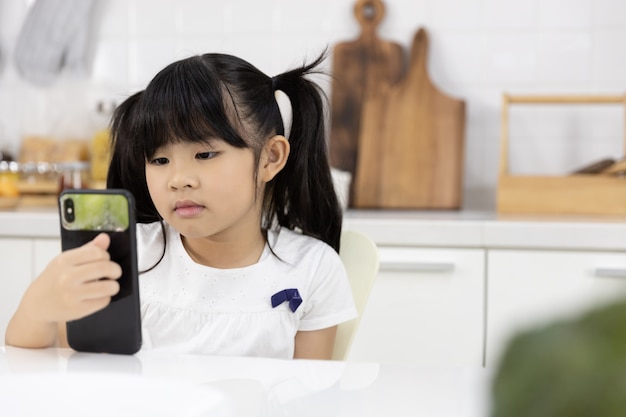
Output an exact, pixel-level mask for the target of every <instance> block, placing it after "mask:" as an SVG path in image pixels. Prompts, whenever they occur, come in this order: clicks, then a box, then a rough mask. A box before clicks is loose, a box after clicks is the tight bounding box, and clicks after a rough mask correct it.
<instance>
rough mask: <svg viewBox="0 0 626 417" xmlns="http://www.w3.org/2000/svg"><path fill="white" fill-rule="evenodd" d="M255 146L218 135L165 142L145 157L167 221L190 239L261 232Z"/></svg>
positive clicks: (156, 199)
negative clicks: (235, 144) (237, 143)
mask: <svg viewBox="0 0 626 417" xmlns="http://www.w3.org/2000/svg"><path fill="white" fill-rule="evenodd" d="M254 171H255V159H254V154H253V152H252V150H251V149H246V148H243V149H241V148H235V147H233V146H230V145H228V144H227V143H226V142H224V141H221V140H218V139H215V140H211V141H209V142H208V143H190V142H178V143H172V144H169V145H166V146H163V147H161V148H159V149H157V152H155V154H154V155H153V156H152V157H151V158H150V159H149V160H147V161H146V181H147V184H148V190H149V192H150V196H151V197H152V201H153V202H154V205H155V207H156V209H157V210H158V212H159V214H160V215H161V216H162V217H163V219H164V220H165V221H166V222H167V223H168V224H170V225H171V226H172V227H174V229H176V230H177V231H178V232H179V233H180V234H182V235H183V236H185V237H187V238H191V239H194V238H210V239H214V240H233V239H239V238H240V237H241V236H242V235H241V233H244V234H250V233H253V232H254V231H255V230H256V233H260V218H261V209H262V207H261V206H262V194H259V195H258V198H257V185H256V184H255V182H254Z"/></svg>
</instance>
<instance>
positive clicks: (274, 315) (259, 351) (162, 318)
mask: <svg viewBox="0 0 626 417" xmlns="http://www.w3.org/2000/svg"><path fill="white" fill-rule="evenodd" d="M165 230H166V235H167V250H166V253H165V256H164V258H163V259H162V260H161V262H160V263H159V264H158V265H157V266H156V267H155V268H154V269H152V270H151V271H148V272H145V273H142V274H140V275H139V287H140V293H139V294H140V298H141V316H142V333H143V335H142V336H143V348H151V349H165V350H168V351H172V352H180V353H200V354H212V355H236V356H265V357H275V358H293V353H294V337H295V335H296V332H298V331H299V330H319V329H324V328H327V327H331V326H334V325H337V324H339V323H341V322H344V321H347V320H350V319H353V318H354V317H356V315H357V312H356V308H355V306H354V301H353V299H352V292H351V290H350V285H349V282H348V279H347V276H346V272H345V269H344V267H343V264H342V262H341V259H340V258H339V255H338V254H337V253H336V252H335V251H334V250H333V249H332V248H331V247H330V246H329V245H327V244H325V243H324V242H322V241H320V240H317V239H314V238H311V237H308V236H304V235H302V234H300V233H296V232H293V231H290V230H288V229H284V228H281V229H279V230H276V231H269V232H268V241H269V245H270V246H271V248H272V250H273V251H274V253H275V254H276V255H274V254H272V253H271V251H270V250H269V247H268V246H267V245H266V247H265V250H264V251H263V254H262V255H261V258H260V259H259V261H258V262H257V263H256V264H254V265H250V266H247V267H244V268H234V269H217V268H211V267H208V266H205V265H200V264H198V263H196V262H194V261H193V260H192V259H191V257H190V256H189V255H188V254H187V252H186V250H185V248H184V247H183V244H182V241H181V237H180V234H179V233H178V232H176V231H175V230H174V229H173V228H172V227H170V226H169V225H167V224H165ZM137 246H138V248H139V254H138V258H139V259H138V263H139V271H143V270H146V269H148V268H149V267H150V266H152V265H154V263H155V262H156V261H157V260H158V259H159V257H160V255H161V253H162V251H163V236H162V232H161V225H160V224H159V223H158V222H157V223H151V224H138V225H137ZM294 288H295V289H297V290H298V293H299V295H300V297H301V298H302V303H301V304H300V305H299V306H298V307H297V309H296V310H295V312H293V311H292V310H291V308H290V305H289V302H284V303H282V304H280V305H277V306H276V307H275V308H273V307H272V303H271V297H272V295H274V294H276V293H278V292H280V291H283V290H286V289H294Z"/></svg>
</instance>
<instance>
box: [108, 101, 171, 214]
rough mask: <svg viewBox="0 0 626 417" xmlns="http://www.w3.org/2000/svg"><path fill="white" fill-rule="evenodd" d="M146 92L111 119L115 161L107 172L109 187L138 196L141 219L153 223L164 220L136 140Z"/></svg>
mask: <svg viewBox="0 0 626 417" xmlns="http://www.w3.org/2000/svg"><path fill="white" fill-rule="evenodd" d="M142 97H143V92H139V93H135V94H134V95H132V96H130V97H129V98H128V99H126V100H125V101H124V102H123V103H122V104H121V105H120V106H119V107H118V108H117V109H115V112H114V113H113V118H112V120H111V149H112V153H111V161H110V163H109V170H108V173H107V188H123V189H126V190H128V191H130V192H131V194H132V195H133V197H134V198H135V210H136V217H137V222H139V223H152V222H154V221H159V220H161V217H160V216H159V213H158V212H157V210H156V208H155V207H154V203H152V199H151V198H150V193H149V192H148V186H147V185H146V180H145V179H146V173H145V168H144V167H145V165H144V162H143V159H144V158H145V156H144V155H145V152H144V149H143V146H142V142H141V141H138V140H136V139H135V138H136V137H137V134H138V132H137V130H138V127H137V126H138V122H139V120H138V118H139V114H140V113H141V112H140V111H139V106H141V99H142Z"/></svg>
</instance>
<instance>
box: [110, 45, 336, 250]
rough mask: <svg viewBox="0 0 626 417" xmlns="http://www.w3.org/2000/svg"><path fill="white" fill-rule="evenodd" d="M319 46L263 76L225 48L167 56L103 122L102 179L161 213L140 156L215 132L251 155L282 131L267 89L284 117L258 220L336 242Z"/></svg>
mask: <svg viewBox="0 0 626 417" xmlns="http://www.w3.org/2000/svg"><path fill="white" fill-rule="evenodd" d="M325 56H326V53H322V54H321V55H320V56H319V57H318V58H317V59H315V60H314V61H313V62H312V63H310V64H304V65H302V66H301V67H299V68H296V69H293V70H290V71H287V72H285V73H283V74H280V75H277V76H275V77H271V78H270V77H269V76H267V75H265V74H264V73H263V72H261V71H260V70H258V69H257V68H256V67H254V66H253V65H251V64H250V63H248V62H246V61H244V60H242V59H240V58H237V57H235V56H232V55H227V54H204V55H198V56H193V57H190V58H186V59H183V60H180V61H177V62H174V63H172V64H170V65H168V66H167V67H165V68H164V69H163V70H161V71H160V72H159V73H158V74H157V75H156V76H155V77H154V79H153V80H152V81H151V82H150V83H149V84H148V86H147V87H146V89H145V90H143V91H140V92H138V93H136V94H134V95H132V96H130V97H129V98H128V99H127V100H125V101H124V102H123V103H122V104H121V105H120V106H119V107H118V108H117V109H116V110H115V112H114V114H113V119H112V122H111V132H112V141H113V143H112V157H111V163H110V166H109V171H108V175H107V187H108V188H125V189H127V190H129V191H130V192H131V193H132V194H133V195H134V197H135V201H136V205H137V221H138V222H139V223H151V222H155V221H162V219H161V217H160V215H159V213H158V212H157V210H156V208H155V206H154V204H153V202H152V199H151V198H150V194H149V193H148V187H147V184H146V176H145V161H146V159H148V158H150V157H151V156H153V154H154V153H155V151H156V150H157V149H158V148H159V147H160V146H162V145H166V144H168V143H173V142H180V141H184V142H206V141H207V140H208V139H209V138H220V139H222V140H224V141H225V142H227V143H228V144H230V145H231V146H235V147H238V148H250V149H251V150H252V151H253V152H254V155H255V159H256V161H257V163H258V161H259V158H260V155H261V151H262V149H263V146H264V145H265V142H266V141H267V140H268V139H269V138H271V137H272V136H274V135H276V134H280V135H284V133H285V132H284V125H283V121H282V119H281V115H280V110H279V108H278V104H277V102H276V99H275V96H274V92H275V90H282V91H283V92H284V93H285V94H286V95H287V96H288V97H289V99H290V101H291V106H292V114H293V121H292V125H291V132H290V135H289V138H288V139H289V144H290V153H289V157H288V159H287V162H286V165H285V167H284V168H283V169H282V171H281V172H279V173H278V174H277V175H276V176H275V177H274V179H272V181H270V182H269V183H268V184H267V185H266V187H265V193H264V195H263V196H262V198H263V215H262V219H261V227H262V228H263V229H269V228H271V227H272V226H274V225H276V224H278V225H280V226H283V227H286V228H288V229H291V230H298V231H300V232H302V233H303V234H306V235H309V236H313V237H315V238H318V239H320V240H322V241H324V242H326V243H327V244H329V245H330V246H332V247H333V248H334V249H335V250H336V251H339V241H340V235H341V224H342V210H341V207H340V205H339V201H338V199H337V195H336V193H335V189H334V186H333V181H332V177H331V171H330V164H329V157H328V149H327V140H326V124H325V112H324V104H325V102H326V103H327V101H325V100H326V96H325V95H324V93H323V91H322V90H321V88H320V87H319V86H318V85H317V84H316V83H314V82H313V81H311V80H309V79H308V76H309V75H311V74H315V73H319V72H320V71H318V70H317V69H316V68H317V67H318V66H319V64H320V63H321V62H322V61H323V60H324V58H325Z"/></svg>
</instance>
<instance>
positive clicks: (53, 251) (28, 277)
mask: <svg viewBox="0 0 626 417" xmlns="http://www.w3.org/2000/svg"><path fill="white" fill-rule="evenodd" d="M60 251H61V243H60V240H59V239H58V238H49V239H46V238H39V239H33V238H0V267H1V268H2V273H1V274H0V280H1V282H0V345H3V344H4V333H5V331H6V326H7V324H8V322H9V319H10V318H11V316H12V315H13V313H14V312H15V309H16V308H17V306H18V304H19V302H20V300H21V299H22V296H23V295H24V291H26V288H28V285H29V284H30V283H31V281H32V280H33V279H34V278H35V277H36V276H37V275H38V274H39V273H40V272H41V271H43V269H44V268H45V266H46V265H47V264H48V262H50V260H51V259H52V258H53V257H54V256H56V255H57V254H58V253H59V252H60Z"/></svg>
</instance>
